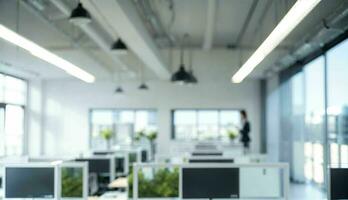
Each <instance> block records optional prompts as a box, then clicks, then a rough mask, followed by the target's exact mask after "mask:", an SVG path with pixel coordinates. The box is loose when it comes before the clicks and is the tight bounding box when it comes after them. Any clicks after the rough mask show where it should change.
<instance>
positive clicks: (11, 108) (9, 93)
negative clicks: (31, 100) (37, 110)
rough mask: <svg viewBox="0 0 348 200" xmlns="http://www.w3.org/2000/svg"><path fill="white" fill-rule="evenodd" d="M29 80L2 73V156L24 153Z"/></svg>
mask: <svg viewBox="0 0 348 200" xmlns="http://www.w3.org/2000/svg"><path fill="white" fill-rule="evenodd" d="M27 87H28V86H27V82H26V81H24V80H22V79H19V78H15V77H12V76H8V75H4V74H0V138H1V140H0V156H16V155H22V154H23V139H24V132H25V131H24V121H25V119H24V118H25V115H24V113H25V105H26V102H27Z"/></svg>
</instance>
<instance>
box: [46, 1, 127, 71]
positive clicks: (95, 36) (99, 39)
mask: <svg viewBox="0 0 348 200" xmlns="http://www.w3.org/2000/svg"><path fill="white" fill-rule="evenodd" d="M51 3H52V4H53V5H54V6H56V7H57V8H58V9H59V10H60V11H61V12H62V13H63V14H65V15H66V16H67V17H69V16H70V13H71V8H70V7H69V6H68V5H66V4H65V3H64V2H63V1H61V0H51ZM79 28H80V29H81V30H82V31H83V32H84V33H85V34H86V35H88V36H89V37H90V38H91V39H92V40H93V41H94V42H95V43H96V44H97V45H98V46H99V48H100V49H101V50H103V51H104V52H105V53H106V54H107V55H108V56H109V57H110V58H111V59H112V61H113V62H114V63H115V64H116V65H117V66H118V67H120V68H121V69H122V70H127V69H128V67H127V66H126V65H125V64H124V63H123V62H122V61H121V60H120V59H119V58H118V57H117V56H115V55H114V54H113V53H112V52H111V45H112V42H113V39H110V38H106V37H107V36H105V34H102V32H101V31H100V30H98V29H97V28H95V26H93V23H90V24H86V25H82V26H79Z"/></svg>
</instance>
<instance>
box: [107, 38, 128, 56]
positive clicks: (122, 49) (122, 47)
mask: <svg viewBox="0 0 348 200" xmlns="http://www.w3.org/2000/svg"><path fill="white" fill-rule="evenodd" d="M111 50H112V51H114V52H116V53H117V54H127V53H128V47H127V45H126V44H125V43H124V42H123V41H122V40H121V39H118V40H117V41H116V42H114V43H113V44H112V46H111Z"/></svg>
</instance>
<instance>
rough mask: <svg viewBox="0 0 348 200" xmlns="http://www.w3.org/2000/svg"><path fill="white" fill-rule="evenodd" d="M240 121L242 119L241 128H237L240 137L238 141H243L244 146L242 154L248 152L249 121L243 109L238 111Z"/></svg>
mask: <svg viewBox="0 0 348 200" xmlns="http://www.w3.org/2000/svg"><path fill="white" fill-rule="evenodd" d="M240 116H241V121H242V128H241V129H240V130H239V132H240V135H241V139H240V141H241V142H242V143H243V147H244V154H246V153H249V150H250V141H251V139H250V135H249V134H250V123H249V120H248V115H247V112H246V111H245V110H241V111H240Z"/></svg>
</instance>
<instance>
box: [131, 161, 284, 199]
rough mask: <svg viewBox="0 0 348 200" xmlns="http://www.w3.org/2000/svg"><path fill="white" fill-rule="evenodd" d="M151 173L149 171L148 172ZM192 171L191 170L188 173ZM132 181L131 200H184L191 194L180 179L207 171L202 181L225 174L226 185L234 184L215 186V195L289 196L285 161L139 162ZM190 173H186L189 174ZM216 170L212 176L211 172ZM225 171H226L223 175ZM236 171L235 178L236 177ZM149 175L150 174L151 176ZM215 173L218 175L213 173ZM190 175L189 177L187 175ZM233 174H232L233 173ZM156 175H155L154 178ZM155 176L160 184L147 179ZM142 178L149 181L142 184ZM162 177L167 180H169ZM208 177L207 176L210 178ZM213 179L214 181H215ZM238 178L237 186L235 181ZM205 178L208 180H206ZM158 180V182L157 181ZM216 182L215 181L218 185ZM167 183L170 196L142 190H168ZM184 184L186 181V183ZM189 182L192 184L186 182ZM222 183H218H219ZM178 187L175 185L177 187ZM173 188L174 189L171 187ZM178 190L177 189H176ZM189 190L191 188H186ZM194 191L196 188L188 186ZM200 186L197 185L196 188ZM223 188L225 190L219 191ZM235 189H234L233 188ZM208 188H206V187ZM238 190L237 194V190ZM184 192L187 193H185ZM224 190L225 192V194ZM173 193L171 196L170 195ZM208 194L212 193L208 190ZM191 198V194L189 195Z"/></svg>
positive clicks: (232, 196) (281, 197) (153, 178)
mask: <svg viewBox="0 0 348 200" xmlns="http://www.w3.org/2000/svg"><path fill="white" fill-rule="evenodd" d="M149 172H150V173H149ZM190 172H192V173H190ZM133 173H134V174H133V183H132V190H131V191H130V192H132V197H133V199H135V200H137V199H154V198H171V199H173V198H179V199H185V194H186V195H187V194H190V195H191V194H194V193H192V191H190V192H191V193H187V189H188V188H185V190H183V187H186V186H185V183H184V182H183V179H184V177H183V176H186V180H185V181H196V180H194V179H191V180H190V179H187V177H188V178H190V177H191V178H192V177H197V175H199V174H200V173H201V174H204V173H205V174H207V175H206V177H203V178H202V179H201V180H202V181H204V180H206V179H209V177H207V176H208V174H212V176H219V175H222V176H227V177H230V180H228V181H227V182H226V184H232V182H233V183H234V184H232V185H234V186H236V187H235V188H218V187H215V189H216V190H215V191H214V190H212V191H213V192H216V191H219V192H221V193H219V195H221V196H216V197H215V198H216V199H218V198H222V197H223V195H224V194H226V192H227V190H229V192H231V194H230V196H229V197H230V198H235V199H282V200H288V199H289V166H288V164H286V163H254V164H229V163H204V164H201V163H200V164H198V163H192V164H159V163H141V164H135V165H134V171H133ZM188 173H189V174H188ZM214 173H215V175H214ZM224 173H226V174H225V175H224ZM236 173H237V174H238V178H237V179H236V176H235V175H236ZM151 174H152V175H151ZM216 174H217V175H216ZM187 175H189V176H187ZM232 175H233V176H232ZM155 176H158V177H155ZM156 179H160V180H162V182H161V184H157V185H156V184H154V182H152V183H148V181H151V180H154V181H156ZM144 180H146V182H147V183H148V184H143V183H144ZM163 180H169V181H168V183H167V182H166V181H163ZM209 180H210V179H209ZM215 180H216V181H219V180H220V181H221V179H215ZM215 180H213V181H215ZM236 180H238V181H237V182H238V185H237V184H236V183H237V182H236ZM206 181H208V180H206ZM157 182H158V181H157ZM219 183H220V182H217V183H216V184H219ZM167 184H171V186H170V188H171V190H169V191H168V192H169V193H171V194H172V196H170V195H169V196H168V195H167V193H165V192H163V193H162V194H165V195H163V196H158V194H156V196H149V194H148V193H145V192H144V191H149V190H147V189H146V187H147V185H150V186H151V187H152V189H155V188H154V187H158V188H157V190H159V191H167V189H166V188H165V187H166V185H167ZM186 185H187V183H186ZM188 185H192V184H188ZM220 185H221V184H220ZM176 186H177V187H176ZM202 187H203V188H204V187H207V188H210V186H209V184H207V185H204V184H203V185H202ZM173 189H174V190H173ZM176 189H177V192H176ZM189 189H190V188H189ZM191 189H193V190H197V188H191ZM198 189H199V188H198ZM220 189H221V190H222V189H226V190H225V191H221V190H220ZM233 189H236V190H233ZM205 190H207V189H205ZM236 191H238V193H236ZM185 192H186V193H185ZM224 192H225V193H224ZM173 195H174V196H173ZM207 195H211V194H210V193H208V192H207ZM192 197H193V196H192ZM212 197H213V196H210V197H205V198H204V197H203V196H200V197H198V196H197V197H196V198H199V199H209V198H210V199H215V198H212Z"/></svg>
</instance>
